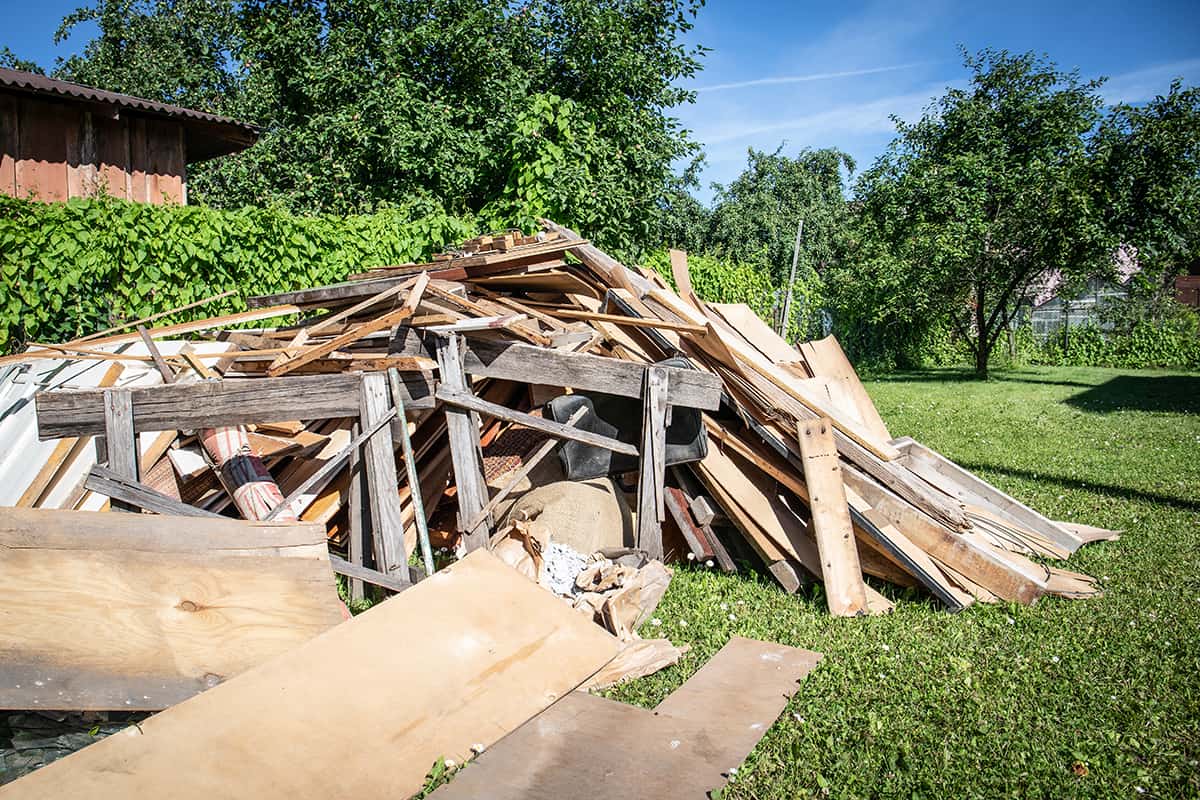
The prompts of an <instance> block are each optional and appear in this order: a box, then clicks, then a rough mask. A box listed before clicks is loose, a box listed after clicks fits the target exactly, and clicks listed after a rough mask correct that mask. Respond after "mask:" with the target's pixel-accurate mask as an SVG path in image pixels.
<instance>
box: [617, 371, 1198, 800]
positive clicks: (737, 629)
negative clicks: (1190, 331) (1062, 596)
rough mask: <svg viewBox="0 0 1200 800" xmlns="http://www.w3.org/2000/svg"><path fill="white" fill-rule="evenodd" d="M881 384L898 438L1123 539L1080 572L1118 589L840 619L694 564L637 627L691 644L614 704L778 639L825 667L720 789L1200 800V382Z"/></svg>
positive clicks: (1141, 375)
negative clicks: (727, 646)
mask: <svg viewBox="0 0 1200 800" xmlns="http://www.w3.org/2000/svg"><path fill="white" fill-rule="evenodd" d="M867 388H868V390H869V391H870V393H871V396H872V397H873V398H874V399H875V402H876V404H877V405H878V406H879V410H880V412H881V413H882V415H883V417H884V419H885V420H886V421H887V423H888V425H889V427H890V429H891V431H892V434H893V435H894V436H902V435H909V436H913V437H915V438H916V439H918V440H920V441H922V442H924V443H925V444H927V445H929V446H931V447H933V448H935V449H937V450H939V451H941V452H942V453H944V454H945V455H947V456H949V457H950V458H953V459H954V460H956V461H958V462H959V463H960V464H962V465H964V466H966V467H968V468H970V469H972V470H974V471H975V472H977V473H978V474H979V475H980V476H982V477H983V478H984V479H986V480H988V481H989V482H991V483H993V484H995V485H996V486H998V487H1000V488H1002V489H1004V490H1006V491H1008V492H1009V493H1011V494H1013V495H1015V496H1016V497H1017V498H1019V499H1021V500H1023V501H1025V502H1027V503H1028V504H1030V505H1032V506H1033V507H1035V508H1037V509H1038V510H1039V511H1042V512H1043V513H1045V514H1047V515H1048V516H1050V517H1052V518H1055V519H1064V520H1075V521H1080V522H1086V523H1090V524H1094V525H1100V526H1103V527H1107V528H1118V529H1122V530H1124V531H1125V534H1124V535H1123V536H1122V538H1121V539H1120V540H1119V541H1116V542H1102V543H1098V544H1093V545H1087V546H1085V547H1084V548H1083V549H1081V550H1080V551H1079V552H1078V553H1076V554H1075V555H1074V556H1072V558H1071V559H1070V561H1068V562H1066V564H1067V566H1068V567H1069V568H1073V569H1077V570H1079V571H1082V572H1087V573H1089V574H1091V575H1094V576H1096V577H1097V578H1099V579H1100V580H1101V581H1102V584H1103V586H1104V591H1105V594H1104V596H1103V597H1100V598H1096V599H1092V600H1082V601H1067V600H1059V599H1056V598H1047V599H1044V600H1042V601H1040V602H1039V603H1038V604H1037V605H1036V606H1033V607H1031V608H1026V607H1021V606H1015V605H995V606H987V605H982V604H980V605H976V606H974V607H972V608H970V609H968V610H967V611H964V612H962V613H960V614H950V613H947V612H945V611H942V610H940V609H939V608H937V607H936V606H935V605H934V604H933V602H932V601H931V600H929V599H927V598H926V597H924V596H922V595H919V594H911V593H904V592H895V591H893V590H892V589H890V588H887V589H884V591H885V593H888V594H889V596H891V597H893V599H895V600H896V601H897V602H896V610H895V613H893V614H891V615H890V616H887V617H876V618H870V619H834V618H832V617H830V616H829V615H828V613H827V612H826V610H825V607H824V603H823V600H822V599H821V597H820V596H819V595H817V594H815V593H813V594H809V595H802V596H792V597H789V596H786V595H784V594H783V593H782V592H781V591H780V590H778V589H777V588H776V587H775V586H774V585H773V584H771V583H770V582H769V581H768V580H766V579H764V578H756V577H755V576H752V575H751V576H747V575H739V576H724V575H718V574H714V573H710V572H703V571H697V570H692V569H680V570H678V571H677V572H676V575H675V578H674V580H673V581H672V583H671V587H670V590H669V591H668V592H667V595H666V597H665V598H664V600H663V603H662V604H661V606H660V607H659V610H658V611H657V612H656V615H655V616H656V617H657V618H658V619H659V620H660V621H661V626H656V627H651V626H649V625H648V626H647V628H646V629H645V630H644V631H643V633H644V634H645V635H647V636H662V635H666V636H669V637H670V638H671V639H672V640H673V641H675V642H676V643H687V644H690V645H691V646H692V650H691V652H690V653H689V654H688V655H687V656H685V658H684V660H683V661H681V662H680V664H678V665H677V666H675V667H673V668H671V669H668V670H665V671H663V672H660V673H658V674H657V675H653V676H651V677H649V678H645V679H642V680H640V681H636V682H633V683H631V684H627V685H625V686H621V687H618V688H617V689H615V690H614V691H612V692H611V693H610V695H611V696H613V697H615V698H617V699H620V700H625V701H627V702H632V703H638V704H644V705H654V704H656V703H657V702H658V701H659V700H661V699H662V698H663V697H664V696H665V695H666V694H667V693H668V692H670V691H671V690H672V689H674V688H675V687H677V686H678V685H679V684H680V683H682V682H683V681H684V680H685V679H686V678H687V677H688V676H690V675H691V674H692V673H693V672H694V671H695V670H696V669H698V668H699V667H700V665H702V664H703V663H704V662H705V661H707V660H708V658H709V657H710V656H711V655H712V654H713V653H715V652H716V651H717V649H719V648H720V647H721V645H723V644H724V643H725V642H726V641H727V640H728V639H729V637H730V636H733V635H735V634H736V635H742V636H750V637H755V638H760V639H768V640H771V641H776V642H782V643H784V644H789V645H794V646H797V647H804V648H809V649H812V650H818V651H820V652H822V653H824V654H825V660H824V661H823V662H822V663H821V665H820V666H819V667H818V668H817V669H816V670H815V671H814V672H813V673H812V674H811V675H810V676H809V677H808V678H807V679H806V680H805V681H804V682H803V685H802V688H801V689H800V691H799V692H798V693H797V694H796V696H795V698H793V700H792V702H791V703H790V704H789V706H788V708H787V710H786V711H785V712H784V715H783V716H782V717H781V719H780V721H779V722H778V723H777V724H776V725H775V726H774V727H773V728H771V730H770V731H769V732H768V733H767V735H766V736H765V737H764V738H763V740H762V742H761V743H760V744H759V746H758V747H757V748H756V749H755V751H754V752H753V754H751V756H750V758H749V759H748V760H747V761H746V763H745V764H744V765H743V766H742V767H741V768H740V769H739V770H738V771H737V774H736V776H735V780H734V783H733V784H732V785H731V786H730V787H729V789H728V790H727V791H726V793H725V797H744V798H752V797H753V798H788V797H811V796H823V795H827V796H831V797H903V798H915V797H927V798H961V797H1014V798H1027V797H1055V798H1057V797H1088V798H1092V797H1122V798H1136V797H1197V796H1200V766H1198V765H1197V762H1198V761H1200V375H1196V374H1182V373H1165V372H1148V371H1147V372H1134V371H1118V370H1104V369H1050V368H1036V369H1029V370H1023V371H1013V372H1006V373H1001V374H998V375H996V376H994V377H993V379H992V380H991V381H988V382H986V383H981V382H977V381H974V380H969V379H968V376H967V375H965V374H964V373H960V372H955V371H938V372H928V373H912V374H904V375H898V376H892V377H889V378H886V379H882V380H877V381H873V382H870V383H869V384H868V386H867ZM728 766H729V767H733V766H735V765H733V764H730V765H728Z"/></svg>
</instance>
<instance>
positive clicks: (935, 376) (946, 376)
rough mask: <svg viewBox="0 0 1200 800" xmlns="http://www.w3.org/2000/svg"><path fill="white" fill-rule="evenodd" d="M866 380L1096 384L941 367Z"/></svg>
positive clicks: (1012, 372) (1023, 372) (1011, 372)
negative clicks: (979, 373) (985, 374)
mask: <svg viewBox="0 0 1200 800" xmlns="http://www.w3.org/2000/svg"><path fill="white" fill-rule="evenodd" d="M866 380H869V381H873V382H876V383H981V384H984V385H987V383H989V382H992V381H996V382H1004V383H1040V384H1046V385H1048V386H1077V387H1079V388H1081V389H1092V388H1094V387H1095V385H1096V384H1094V383H1085V382H1083V381H1060V380H1054V379H1053V378H1047V377H1046V376H1045V375H1044V374H1042V373H1040V372H1029V371H1026V370H992V372H991V374H990V376H989V377H988V378H987V380H981V379H980V378H979V377H977V376H976V375H975V372H974V370H970V369H963V368H958V367H942V368H937V369H923V370H919V371H914V372H891V373H886V374H882V375H869V376H867V377H866Z"/></svg>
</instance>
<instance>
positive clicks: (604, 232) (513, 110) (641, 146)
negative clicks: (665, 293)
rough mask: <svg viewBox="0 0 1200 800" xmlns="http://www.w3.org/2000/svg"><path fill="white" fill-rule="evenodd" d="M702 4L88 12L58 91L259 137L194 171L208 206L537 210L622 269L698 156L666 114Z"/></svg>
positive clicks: (250, 2) (151, 0)
mask: <svg viewBox="0 0 1200 800" xmlns="http://www.w3.org/2000/svg"><path fill="white" fill-rule="evenodd" d="M702 5H703V0H662V1H661V2H653V3H647V2H643V1H641V0H599V2H597V1H596V0H529V1H528V2H525V3H523V4H514V3H511V2H508V0H388V1H387V2H382V1H381V0H215V2H214V1H210V0H93V5H91V6H89V7H86V8H84V9H81V10H80V11H77V12H75V14H73V15H71V16H69V17H68V18H67V19H66V20H65V21H64V25H63V29H62V32H61V33H62V34H63V35H65V34H66V33H68V32H69V31H70V30H71V28H72V26H73V25H74V24H76V23H77V22H80V21H83V20H94V21H96V22H97V23H98V24H99V27H100V35H99V36H98V37H97V38H96V39H95V40H94V41H93V42H91V43H89V44H88V46H87V48H86V49H85V51H84V53H83V55H82V56H81V57H79V58H77V59H72V60H69V61H67V62H66V63H64V64H63V65H62V66H61V68H60V74H61V75H62V76H63V77H68V78H70V79H73V80H75V79H77V80H81V81H84V82H87V83H91V84H93V85H97V86H101V87H103V88H109V89H115V90H118V91H127V92H133V93H136V94H140V95H143V96H148V97H151V98H153V99H160V100H165V101H168V102H181V103H186V104H189V105H192V106H194V107H197V108H200V109H202V110H207V111H213V112H216V113H223V114H228V115H231V116H236V117H238V118H242V119H247V120H249V121H252V122H255V123H257V124H259V125H261V126H263V128H264V133H263V136H262V138H261V139H260V141H259V142H258V144H256V145H255V146H254V147H252V148H250V149H249V150H247V151H246V152H244V153H241V154H238V155H236V156H233V157H229V158H222V159H218V160H215V161H212V162H206V163H203V164H200V165H197V167H196V169H195V170H194V171H193V173H192V177H191V187H190V188H191V194H192V196H193V197H195V198H197V199H199V200H201V201H202V202H207V203H210V204H212V205H219V206H226V207H228V206H239V205H246V204H258V205H264V204H274V205H282V206H285V207H287V208H289V209H291V210H293V211H300V212H316V211H321V212H339V213H342V212H351V211H366V210H371V209H374V208H376V207H379V206H380V205H388V204H402V203H406V202H410V201H413V200H416V199H433V200H436V201H437V202H439V203H442V204H443V205H445V206H446V207H447V208H448V209H449V210H451V211H453V212H455V213H462V212H473V213H478V212H481V211H483V210H485V209H488V211H489V213H491V212H499V211H500V210H505V211H506V212H507V211H512V210H513V209H517V210H519V211H520V212H521V214H522V215H524V216H529V215H530V213H531V212H532V211H533V210H534V209H532V208H519V209H518V208H517V206H518V205H519V204H520V203H521V202H522V201H524V200H526V199H532V200H533V201H535V202H534V204H535V205H537V203H541V204H542V205H541V206H539V208H541V209H542V210H549V211H551V212H552V213H555V214H560V215H565V216H564V218H563V219H562V220H561V221H563V222H565V223H568V224H572V225H577V226H579V227H580V228H582V229H583V230H584V231H586V232H587V234H588V235H589V236H591V237H593V238H594V239H596V240H597V241H598V242H600V243H602V244H604V245H605V246H608V247H611V248H613V249H615V250H616V251H618V252H621V253H630V252H633V251H636V250H637V249H639V248H640V247H642V246H644V245H645V244H647V243H648V240H649V239H650V238H651V237H652V234H653V232H654V230H655V229H656V226H657V221H658V216H659V214H660V213H661V204H662V200H663V197H664V195H665V193H666V192H668V191H669V190H670V188H671V186H672V185H673V175H672V169H671V166H672V164H673V163H674V162H675V161H676V160H677V159H687V158H689V157H691V156H692V155H694V153H695V152H696V150H697V149H698V148H697V145H696V144H695V143H694V142H692V141H691V140H690V139H689V138H688V135H687V133H686V131H684V130H683V129H682V128H681V127H680V125H679V123H678V121H677V120H675V119H674V118H673V117H672V116H671V114H670V110H671V109H672V108H674V107H675V106H677V105H679V104H681V103H685V102H690V101H691V100H692V99H693V95H692V94H691V93H689V92H687V91H684V90H681V89H679V88H677V86H678V85H679V84H680V83H682V82H683V81H685V80H686V79H687V78H689V77H691V76H692V75H693V74H695V72H696V71H697V70H698V69H699V60H698V59H699V56H700V55H701V53H702V50H701V49H700V48H696V47H687V46H685V45H684V44H682V43H681V37H682V35H683V34H684V33H685V32H686V31H687V30H689V29H690V28H691V25H692V22H691V20H692V19H693V18H694V16H695V14H696V13H697V11H698V9H699V8H700V7H701V6H702ZM566 156H569V157H570V161H569V163H566V162H564V161H563V158H564V157H566ZM514 159H515V160H514ZM560 167H561V168H562V169H560ZM567 169H572V170H577V171H580V172H579V174H578V175H568V174H565V172H564V170H567ZM564 178H566V179H567V180H563V179H564ZM535 184H536V185H535ZM546 204H548V205H546Z"/></svg>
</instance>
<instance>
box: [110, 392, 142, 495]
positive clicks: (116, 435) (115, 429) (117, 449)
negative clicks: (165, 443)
mask: <svg viewBox="0 0 1200 800" xmlns="http://www.w3.org/2000/svg"><path fill="white" fill-rule="evenodd" d="M104 439H105V446H106V448H107V452H108V468H109V469H110V470H112V471H113V473H115V474H116V475H119V476H120V477H122V478H128V479H129V480H131V481H136V480H137V479H138V457H137V456H138V453H137V437H136V436H135V435H134V433H133V397H132V396H131V395H130V393H129V390H128V389H105V390H104ZM111 505H112V509H113V510H114V511H133V512H136V511H137V506H134V505H131V504H129V503H126V502H123V501H121V500H117V499H113V500H112V502H111Z"/></svg>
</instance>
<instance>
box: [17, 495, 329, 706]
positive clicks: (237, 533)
mask: <svg viewBox="0 0 1200 800" xmlns="http://www.w3.org/2000/svg"><path fill="white" fill-rule="evenodd" d="M0 597H2V598H4V599H3V602H2V603H0V708H5V709H31V708H32V709H74V710H112V709H119V710H122V711H131V710H142V711H157V710H158V709H162V708H166V707H168V706H170V705H173V704H175V703H178V702H180V701H181V700H184V699H186V698H188V697H191V696H192V695H194V694H196V693H197V692H201V691H203V690H205V689H207V688H209V687H210V686H214V685H216V684H218V683H220V682H221V681H223V680H225V679H227V678H230V677H232V676H234V675H237V674H238V673H241V672H244V671H245V670H247V669H249V668H250V667H253V666H256V665H258V664H261V663H262V662H264V661H267V660H268V659H270V658H273V657H274V656H277V655H279V654H280V653H283V652H286V651H288V650H290V649H292V648H293V647H295V646H296V645H298V644H301V643H302V642H306V641H308V640H309V639H311V638H313V637H314V636H316V635H318V634H320V633H322V632H324V631H325V630H327V629H329V628H331V627H333V626H334V625H337V624H338V623H339V622H341V621H342V611H341V605H340V603H339V602H338V597H337V590H336V587H335V585H334V580H333V573H332V572H331V570H330V567H329V559H328V557H327V555H326V549H325V530H324V527H323V526H321V525H295V524H290V525H283V524H271V523H267V524H264V523H250V522H241V521H238V520H222V519H197V518H183V517H160V516H149V515H142V514H112V513H100V512H92V511H55V510H46V509H16V508H10V509H4V510H3V512H2V513H0Z"/></svg>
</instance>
